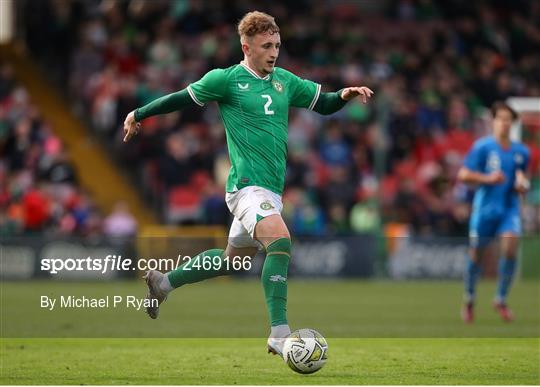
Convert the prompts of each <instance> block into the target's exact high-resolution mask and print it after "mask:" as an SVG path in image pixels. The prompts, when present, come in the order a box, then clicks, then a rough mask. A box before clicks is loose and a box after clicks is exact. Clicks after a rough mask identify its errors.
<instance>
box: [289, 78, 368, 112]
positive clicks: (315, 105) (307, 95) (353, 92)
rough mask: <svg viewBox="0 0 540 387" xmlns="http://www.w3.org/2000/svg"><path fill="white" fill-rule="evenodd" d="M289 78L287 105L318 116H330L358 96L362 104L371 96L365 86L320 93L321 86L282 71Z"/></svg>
mask: <svg viewBox="0 0 540 387" xmlns="http://www.w3.org/2000/svg"><path fill="white" fill-rule="evenodd" d="M284 73H285V74H286V75H287V76H288V77H289V84H290V86H291V87H290V89H289V103H290V105H291V106H294V107H301V108H307V109H310V110H314V111H316V112H317V113H319V114H324V115H328V114H332V113H335V112H337V111H338V110H340V109H341V108H343V107H344V106H345V105H346V104H347V102H348V101H350V100H351V99H353V98H355V97H358V96H360V98H361V100H362V102H363V103H367V101H368V99H369V98H370V97H371V96H372V95H373V91H372V90H371V89H370V88H368V87H366V86H353V87H346V88H344V89H341V90H339V91H336V92H331V93H322V92H321V85H319V84H317V83H315V82H313V81H310V80H308V79H302V78H300V77H298V76H296V75H294V74H293V73H291V72H288V71H284Z"/></svg>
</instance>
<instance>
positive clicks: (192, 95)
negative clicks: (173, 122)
mask: <svg viewBox="0 0 540 387" xmlns="http://www.w3.org/2000/svg"><path fill="white" fill-rule="evenodd" d="M187 91H188V93H189V96H190V97H191V99H192V100H193V102H195V103H196V104H197V105H199V106H204V103H202V102H201V101H199V99H198V98H197V97H196V96H195V93H194V92H193V90H192V89H191V86H188V87H187Z"/></svg>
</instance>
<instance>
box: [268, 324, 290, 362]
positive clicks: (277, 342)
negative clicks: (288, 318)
mask: <svg viewBox="0 0 540 387" xmlns="http://www.w3.org/2000/svg"><path fill="white" fill-rule="evenodd" d="M290 334H291V329H290V328H289V326H288V325H287V324H283V325H277V326H274V327H272V328H271V332H270V337H269V338H268V340H267V342H266V344H267V348H268V353H272V354H274V355H279V356H283V345H284V344H285V340H286V339H287V337H289V335H290Z"/></svg>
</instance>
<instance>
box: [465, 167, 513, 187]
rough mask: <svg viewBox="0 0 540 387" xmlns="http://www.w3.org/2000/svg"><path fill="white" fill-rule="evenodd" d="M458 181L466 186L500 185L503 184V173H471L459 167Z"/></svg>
mask: <svg viewBox="0 0 540 387" xmlns="http://www.w3.org/2000/svg"><path fill="white" fill-rule="evenodd" d="M458 180H459V181H462V182H463V183H467V184H478V185H482V184H488V185H491V184H500V183H503V182H504V173H502V172H501V171H496V172H491V173H481V172H475V171H471V170H470V169H469V168H467V167H461V168H460V170H459V172H458Z"/></svg>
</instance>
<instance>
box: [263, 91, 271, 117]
mask: <svg viewBox="0 0 540 387" xmlns="http://www.w3.org/2000/svg"><path fill="white" fill-rule="evenodd" d="M261 97H263V98H264V99H265V100H266V103H265V104H264V114H268V115H272V114H274V111H273V110H270V105H271V104H272V97H270V96H269V95H268V94H263V95H261Z"/></svg>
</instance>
